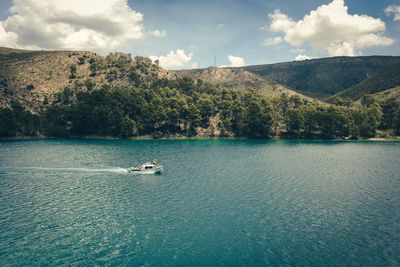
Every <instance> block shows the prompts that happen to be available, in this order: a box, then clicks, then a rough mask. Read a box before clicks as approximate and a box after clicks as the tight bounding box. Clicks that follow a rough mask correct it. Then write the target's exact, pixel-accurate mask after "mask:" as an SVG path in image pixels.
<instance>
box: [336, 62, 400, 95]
mask: <svg viewBox="0 0 400 267" xmlns="http://www.w3.org/2000/svg"><path fill="white" fill-rule="evenodd" d="M398 85H400V62H397V63H395V64H391V65H389V66H387V67H385V68H384V69H383V70H381V71H379V72H377V73H376V74H374V75H372V76H371V77H369V78H367V79H365V80H363V81H361V82H360V83H359V84H357V85H355V86H352V87H350V88H349V89H347V90H345V91H343V92H340V93H339V94H337V95H336V96H339V97H344V98H350V99H352V100H357V99H359V98H360V97H362V96H363V95H364V94H374V93H378V92H382V91H385V90H387V89H390V88H393V87H396V86H398Z"/></svg>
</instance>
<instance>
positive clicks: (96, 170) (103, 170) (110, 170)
mask: <svg viewBox="0 0 400 267" xmlns="http://www.w3.org/2000/svg"><path fill="white" fill-rule="evenodd" d="M8 169H9V170H12V171H24V172H26V171H43V172H47V171H48V172H87V173H99V172H100V173H107V172H108V173H128V171H127V169H124V168H119V167H113V168H47V167H22V168H8Z"/></svg>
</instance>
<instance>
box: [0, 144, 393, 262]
mask: <svg viewBox="0 0 400 267" xmlns="http://www.w3.org/2000/svg"><path fill="white" fill-rule="evenodd" d="M153 158H157V159H158V160H159V161H160V162H162V163H163V164H164V166H165V173H164V174H162V175H146V176H145V175H131V174H127V173H126V172H125V171H124V169H123V168H124V167H128V166H132V165H133V164H136V163H140V162H141V161H145V160H152V159H153ZM0 204H1V206H0V266H37V265H41V266H43V265H53V266H54V265H78V266H93V265H107V266H121V265H122V266H125V265H127V266H266V265H280V266H282V265H283V266H288V265H292V266H293V265H298V266H396V265H397V266H399V265H400V253H399V252H400V143H391V142H333V141H327V142H324V141H250V140H209V141H194V140H188V141H172V140H158V141H129V140H124V141H99V140H57V139H55V140H28V141H3V142H0Z"/></svg>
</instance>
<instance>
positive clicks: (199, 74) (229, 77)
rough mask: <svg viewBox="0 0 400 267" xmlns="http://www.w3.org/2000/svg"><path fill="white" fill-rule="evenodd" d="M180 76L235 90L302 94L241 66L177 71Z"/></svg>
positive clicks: (274, 93)
mask: <svg viewBox="0 0 400 267" xmlns="http://www.w3.org/2000/svg"><path fill="white" fill-rule="evenodd" d="M175 73H176V74H177V75H178V76H181V77H189V78H192V79H200V80H202V81H205V82H209V83H213V84H217V85H219V86H220V87H225V88H229V89H233V90H244V89H254V90H256V91H257V92H259V93H260V94H264V95H268V96H280V95H282V94H286V95H288V96H292V95H299V96H300V97H302V98H306V97H305V96H303V95H302V94H300V93H298V92H296V91H294V90H292V89H290V88H289V87H287V86H284V85H282V84H279V83H277V82H275V81H273V80H266V79H264V78H263V77H261V76H259V75H257V74H254V73H252V72H249V71H246V70H243V69H241V68H235V69H234V68H214V67H210V68H206V69H194V70H182V71H177V72H175Z"/></svg>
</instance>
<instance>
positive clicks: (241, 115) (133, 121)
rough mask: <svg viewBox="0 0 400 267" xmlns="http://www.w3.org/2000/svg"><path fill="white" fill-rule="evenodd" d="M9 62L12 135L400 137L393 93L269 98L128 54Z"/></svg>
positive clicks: (6, 55)
mask: <svg viewBox="0 0 400 267" xmlns="http://www.w3.org/2000/svg"><path fill="white" fill-rule="evenodd" d="M53 57H55V58H53ZM0 60H1V69H2V70H3V72H2V74H1V75H2V76H1V77H2V81H3V82H2V85H1V87H0V89H1V103H2V107H1V108H0V125H1V128H0V136H3V137H15V136H55V137H72V136H112V137H124V138H128V137H139V136H152V137H164V136H188V137H193V136H218V137H252V138H271V137H275V136H280V137H284V138H354V139H356V138H367V137H375V136H380V137H388V136H394V135H396V134H397V135H398V134H400V99H399V98H398V95H396V94H392V93H388V94H387V97H385V98H380V97H375V96H371V95H363V96H362V97H361V101H357V102H353V101H352V100H351V99H347V98H341V97H335V98H333V99H331V101H330V103H325V102H321V101H318V100H314V99H312V98H308V97H304V96H302V95H301V94H297V93H292V92H293V91H291V90H290V89H287V90H288V91H282V92H281V93H279V94H266V93H265V92H264V91H263V90H261V91H260V90H257V88H252V86H248V87H249V88H247V86H246V83H242V84H241V86H242V88H233V87H230V86H222V85H221V84H218V83H216V82H215V80H207V79H205V80H203V79H201V78H199V77H198V78H191V77H188V76H187V75H179V73H178V74H176V73H169V72H167V71H165V70H163V69H162V68H161V67H159V66H158V62H154V63H153V62H152V61H151V60H150V59H148V58H145V57H135V58H131V56H130V55H127V54H122V53H112V54H110V55H108V56H107V57H102V56H99V55H96V54H94V53H91V52H42V51H13V50H9V51H6V52H4V50H3V53H0ZM57 61H58V62H59V63H57ZM71 62H72V63H71ZM47 64H49V65H47ZM50 69H52V71H53V75H50V76H49V73H46V71H50ZM24 70H25V71H24ZM217 71H218V70H217ZM54 73H56V74H54ZM237 74H238V75H242V76H241V77H245V78H246V77H247V78H246V82H251V81H254V79H255V80H257V79H258V78H259V76H255V75H253V74H249V73H247V72H242V71H240V72H235V71H234V72H232V73H226V71H225V70H224V71H223V72H222V74H221V75H222V76H223V75H227V76H224V77H229V79H230V81H232V85H234V83H233V81H234V80H235V79H236V78H235V75H237ZM46 81H48V82H46ZM265 90H269V89H268V88H265ZM272 90H273V89H272Z"/></svg>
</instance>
